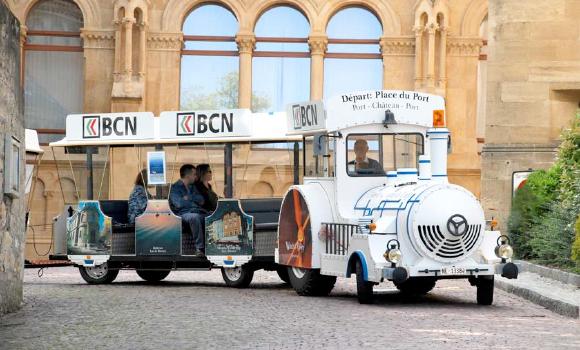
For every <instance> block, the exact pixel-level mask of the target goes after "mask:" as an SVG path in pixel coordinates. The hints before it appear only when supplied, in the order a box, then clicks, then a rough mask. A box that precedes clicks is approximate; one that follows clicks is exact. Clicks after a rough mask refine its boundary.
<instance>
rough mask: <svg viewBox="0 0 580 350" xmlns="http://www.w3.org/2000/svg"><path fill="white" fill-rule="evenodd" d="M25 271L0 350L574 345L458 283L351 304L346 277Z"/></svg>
mask: <svg viewBox="0 0 580 350" xmlns="http://www.w3.org/2000/svg"><path fill="white" fill-rule="evenodd" d="M37 272H38V271H37V270H32V269H28V270H26V275H25V286H24V299H25V305H24V306H23V308H22V310H20V311H19V312H17V313H13V314H9V315H5V316H3V317H2V318H0V349H163V350H168V349H197V348H200V349H205V348H215V349H237V348H242V349H247V348H258V349H278V348H282V349H317V348H329V349H355V348H365V349H381V350H384V349H385V348H392V349H429V350H434V349H491V348H497V349H580V321H578V320H572V319H569V318H565V317H561V316H559V315H557V314H554V313H552V312H550V311H547V310H545V309H543V308H541V307H539V306H536V305H534V304H531V303H529V302H527V301H525V300H523V299H520V298H518V297H515V296H513V295H510V294H507V293H504V292H502V291H500V290H496V297H495V303H494V305H493V306H491V307H480V306H478V305H477V304H476V303H475V288H473V287H471V286H469V284H468V283H467V281H463V280H455V281H451V280H448V281H440V282H438V284H437V287H436V288H435V290H434V291H433V292H431V293H430V294H429V295H428V296H426V297H423V298H419V299H414V300H408V299H404V298H402V297H401V296H399V295H398V293H397V292H395V291H394V290H393V289H392V285H390V284H384V285H380V286H378V288H382V290H380V291H379V295H378V297H377V299H378V300H377V303H376V304H375V305H359V304H358V302H357V300H356V294H355V290H356V289H355V286H354V284H353V283H354V279H351V280H346V279H339V281H338V282H337V286H336V288H335V289H334V290H333V292H332V294H331V295H330V297H325V298H308V297H299V296H298V295H296V293H295V292H294V291H293V290H292V289H290V288H288V287H287V286H286V285H284V284H282V283H281V282H280V280H279V279H278V277H277V275H276V273H273V272H264V271H259V272H257V273H256V275H255V277H254V282H253V283H252V285H251V286H250V288H249V289H244V290H239V289H232V288H227V287H225V286H224V283H223V282H222V279H221V274H220V272H219V271H218V270H212V271H209V272H208V271H204V272H197V271H196V272H192V271H179V272H172V273H171V274H170V275H169V277H168V278H167V281H166V282H164V283H162V285H148V284H145V283H144V282H142V281H141V280H140V279H139V277H138V276H137V275H136V274H135V272H133V271H122V272H121V273H120V274H119V277H118V278H117V280H116V281H115V283H113V284H111V285H107V286H89V285H87V284H85V283H84V281H83V280H82V279H81V277H80V275H79V274H78V270H77V269H75V268H72V267H64V268H50V269H48V270H45V271H44V275H43V276H42V277H41V278H39V277H38V276H37Z"/></svg>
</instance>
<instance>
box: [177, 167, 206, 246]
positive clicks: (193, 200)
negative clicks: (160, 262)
mask: <svg viewBox="0 0 580 350" xmlns="http://www.w3.org/2000/svg"><path fill="white" fill-rule="evenodd" d="M179 176H180V179H179V180H177V181H176V182H175V183H174V184H172V185H171V188H170V190H169V206H170V207H171V210H172V211H173V212H174V213H175V215H177V216H180V217H181V219H182V220H183V222H184V223H185V224H187V225H188V226H189V228H190V230H191V233H192V235H193V242H194V245H195V249H196V255H197V256H205V231H204V224H205V217H206V216H207V211H206V210H205V209H203V204H204V200H203V196H202V195H201V194H200V193H199V192H198V191H197V189H196V187H195V186H194V182H195V180H196V176H195V167H194V166H193V165H191V164H185V165H183V166H182V167H181V168H180V169H179Z"/></svg>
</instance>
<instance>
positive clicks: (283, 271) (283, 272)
mask: <svg viewBox="0 0 580 350" xmlns="http://www.w3.org/2000/svg"><path fill="white" fill-rule="evenodd" d="M276 272H277V273H278V277H280V279H281V280H282V281H284V283H290V276H289V275H288V268H287V267H286V266H283V265H280V266H278V268H277V269H276Z"/></svg>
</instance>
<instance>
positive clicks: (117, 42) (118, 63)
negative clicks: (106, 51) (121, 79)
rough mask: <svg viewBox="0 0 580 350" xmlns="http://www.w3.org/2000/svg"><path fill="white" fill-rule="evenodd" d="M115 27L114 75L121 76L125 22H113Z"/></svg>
mask: <svg viewBox="0 0 580 350" xmlns="http://www.w3.org/2000/svg"><path fill="white" fill-rule="evenodd" d="M113 23H114V25H115V28H116V30H115V68H114V75H119V74H120V73H121V69H122V67H121V50H122V48H121V40H122V37H123V34H122V30H123V22H122V21H121V20H116V21H114V22H113Z"/></svg>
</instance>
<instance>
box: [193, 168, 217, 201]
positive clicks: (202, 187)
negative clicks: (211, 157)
mask: <svg viewBox="0 0 580 350" xmlns="http://www.w3.org/2000/svg"><path fill="white" fill-rule="evenodd" d="M196 176H197V180H196V181H195V187H196V188H197V191H198V192H199V193H200V194H201V195H202V196H203V200H204V203H203V208H204V209H205V210H207V211H208V212H213V211H215V208H216V207H217V202H218V195H217V194H216V193H215V192H214V191H213V189H212V188H211V183H210V181H211V180H212V173H211V168H210V167H209V164H199V165H198V166H197V168H196Z"/></svg>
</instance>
